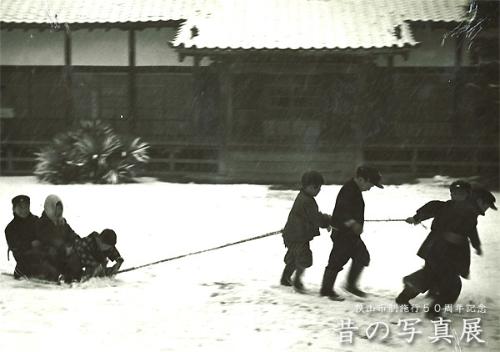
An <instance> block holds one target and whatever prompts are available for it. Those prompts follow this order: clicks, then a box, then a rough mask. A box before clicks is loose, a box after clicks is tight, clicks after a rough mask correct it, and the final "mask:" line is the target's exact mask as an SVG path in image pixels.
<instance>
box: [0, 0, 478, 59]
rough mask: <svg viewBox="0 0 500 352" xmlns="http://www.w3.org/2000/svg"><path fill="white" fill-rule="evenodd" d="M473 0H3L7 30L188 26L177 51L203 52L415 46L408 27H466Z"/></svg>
mask: <svg viewBox="0 0 500 352" xmlns="http://www.w3.org/2000/svg"><path fill="white" fill-rule="evenodd" d="M468 1H469V0H0V22H1V23H30V24H33V23H34V24H44V23H48V24H52V23H69V24H77V23H78V24H82V23H89V24H90V23H125V22H132V23H138V22H158V21H169V20H185V22H184V23H183V24H182V25H181V27H180V29H179V31H178V34H177V36H176V38H175V40H174V41H173V42H172V44H173V45H174V46H175V47H180V48H204V49H357V48H385V47H404V46H408V45H410V46H411V45H415V44H416V42H415V40H414V38H413V36H412V33H411V29H410V26H409V22H411V21H446V22H450V21H462V20H464V19H465V18H466V16H467V4H468Z"/></svg>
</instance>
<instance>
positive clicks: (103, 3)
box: [0, 0, 213, 24]
mask: <svg viewBox="0 0 500 352" xmlns="http://www.w3.org/2000/svg"><path fill="white" fill-rule="evenodd" d="M212 2H213V1H212V0H1V1H0V22H2V23H39V24H42V23H55V22H56V23H69V24H71V23H78V24H81V23H124V22H157V21H169V20H180V19H185V18H187V17H189V16H190V15H191V14H192V13H200V11H202V10H204V9H206V8H210V7H211V6H210V4H211V3H212Z"/></svg>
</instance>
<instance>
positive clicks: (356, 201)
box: [320, 166, 384, 301]
mask: <svg viewBox="0 0 500 352" xmlns="http://www.w3.org/2000/svg"><path fill="white" fill-rule="evenodd" d="M381 179H382V176H381V175H380V172H379V171H378V170H377V169H375V168H373V167H370V166H360V167H358V168H357V170H356V176H355V177H354V178H352V179H351V180H349V181H348V182H347V183H346V184H344V185H343V186H342V188H341V189H340V191H339V194H338V195H337V200H336V203H335V208H334V210H333V214H332V227H333V231H332V235H331V238H332V241H333V247H332V251H331V253H330V257H329V259H328V265H327V267H326V268H325V273H324V275H323V282H322V284H321V290H320V295H321V296H326V297H329V298H330V299H331V300H336V301H342V300H343V298H342V297H340V296H339V295H338V294H337V293H336V292H335V291H334V289H333V287H334V284H335V280H336V278H337V274H338V273H339V271H341V270H342V269H343V267H344V265H345V264H346V263H347V262H348V261H349V259H352V264H351V268H350V270H349V273H348V275H347V283H346V285H345V287H344V288H345V289H346V290H347V291H348V292H351V293H352V294H354V295H356V296H360V297H365V296H366V293H365V292H363V291H361V290H360V289H359V288H358V287H357V282H358V279H359V277H360V276H361V272H362V271H363V268H364V267H365V266H368V264H369V263H370V254H369V253H368V250H367V248H366V246H365V243H364V242H363V240H362V239H361V237H360V236H361V234H362V233H363V224H364V216H365V215H364V213H365V202H364V200H363V195H362V192H365V191H368V190H370V189H371V188H372V187H373V186H376V187H378V188H384V187H383V186H382V184H381Z"/></svg>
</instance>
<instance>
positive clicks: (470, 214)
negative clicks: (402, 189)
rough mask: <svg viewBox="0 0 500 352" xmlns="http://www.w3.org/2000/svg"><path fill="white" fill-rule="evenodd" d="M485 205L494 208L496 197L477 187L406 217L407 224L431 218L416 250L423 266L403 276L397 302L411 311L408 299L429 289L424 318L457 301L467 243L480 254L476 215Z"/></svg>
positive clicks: (466, 265) (467, 259)
mask: <svg viewBox="0 0 500 352" xmlns="http://www.w3.org/2000/svg"><path fill="white" fill-rule="evenodd" d="M488 208H492V209H494V210H496V207H495V197H494V196H493V195H492V194H491V193H490V192H489V191H487V190H485V189H484V188H481V187H476V188H473V189H472V191H471V193H470V196H469V197H468V198H467V199H465V200H456V198H455V200H453V199H452V200H449V201H447V202H439V201H431V202H429V203H427V204H425V205H424V206H423V207H421V208H420V209H418V210H417V212H416V214H415V215H414V216H412V217H410V218H408V219H407V222H408V223H412V224H418V223H420V222H421V221H423V220H426V219H429V218H434V220H433V222H432V225H431V232H430V233H429V235H428V236H427V238H426V239H425V240H424V242H423V243H422V245H421V246H420V248H419V250H418V252H417V255H418V256H419V257H421V258H422V259H424V260H425V265H424V267H423V269H420V270H417V271H416V272H414V273H412V274H410V275H408V276H406V277H404V278H403V283H404V289H403V291H402V292H401V293H400V294H399V295H398V297H397V298H396V303H398V304H400V305H403V306H406V307H408V308H409V309H410V310H413V307H412V305H411V304H410V300H411V299H413V298H415V297H416V296H417V295H418V294H420V293H424V292H426V291H428V290H429V291H430V292H431V297H432V304H431V309H430V310H429V312H428V313H427V317H429V318H433V317H435V316H437V315H439V312H440V311H441V307H442V306H443V305H445V304H453V303H455V302H456V300H457V299H458V296H459V295H460V291H461V289H462V282H461V279H460V277H463V278H468V277H469V270H470V247H469V243H470V245H472V247H473V248H474V249H475V250H476V254H478V255H481V254H482V249H481V242H480V240H479V235H478V233H477V227H476V226H477V217H478V216H479V215H484V214H485V212H486V210H487V209H488Z"/></svg>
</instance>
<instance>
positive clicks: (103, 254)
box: [75, 229, 123, 279]
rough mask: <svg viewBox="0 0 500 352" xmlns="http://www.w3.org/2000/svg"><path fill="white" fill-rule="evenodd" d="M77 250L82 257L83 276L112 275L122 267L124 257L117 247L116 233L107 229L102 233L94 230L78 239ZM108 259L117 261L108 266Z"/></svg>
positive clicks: (80, 257)
mask: <svg viewBox="0 0 500 352" xmlns="http://www.w3.org/2000/svg"><path fill="white" fill-rule="evenodd" d="M75 252H76V254H77V256H78V257H79V259H80V265H81V269H82V273H81V276H82V277H83V278H84V279H88V278H91V277H97V276H112V275H114V274H116V273H117V272H118V270H119V269H120V267H121V265H122V263H123V258H122V257H121V255H120V253H119V252H118V250H117V249H116V233H115V231H113V230H111V229H105V230H103V231H102V232H101V233H100V234H99V233H97V232H92V233H91V234H90V235H88V236H87V237H84V238H81V239H77V240H76V243H75ZM108 259H109V260H111V261H114V262H116V263H115V265H113V266H112V267H109V268H108V267H107V264H108Z"/></svg>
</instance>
